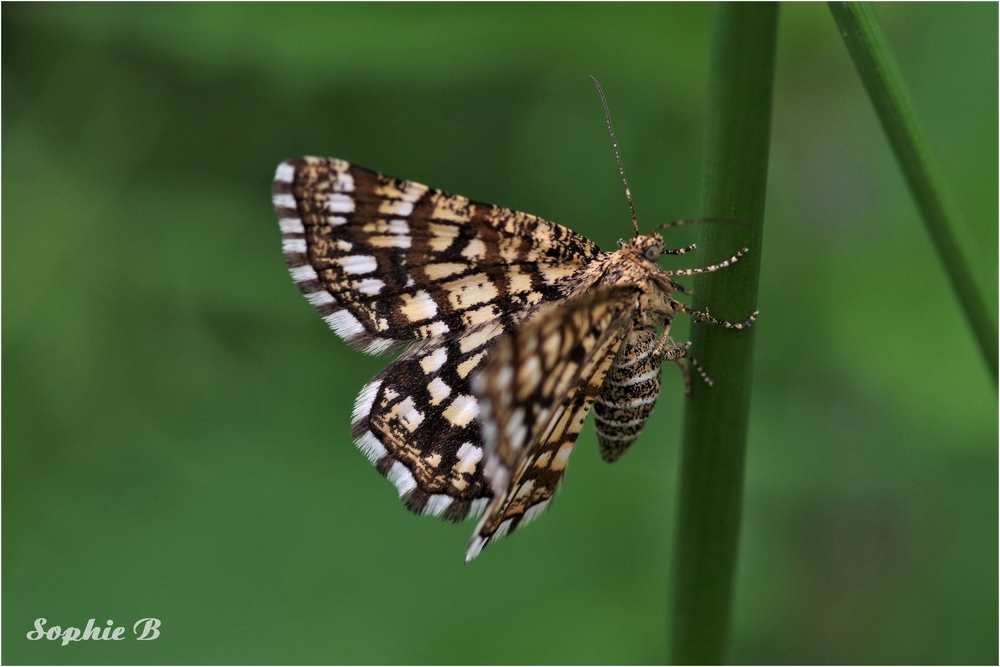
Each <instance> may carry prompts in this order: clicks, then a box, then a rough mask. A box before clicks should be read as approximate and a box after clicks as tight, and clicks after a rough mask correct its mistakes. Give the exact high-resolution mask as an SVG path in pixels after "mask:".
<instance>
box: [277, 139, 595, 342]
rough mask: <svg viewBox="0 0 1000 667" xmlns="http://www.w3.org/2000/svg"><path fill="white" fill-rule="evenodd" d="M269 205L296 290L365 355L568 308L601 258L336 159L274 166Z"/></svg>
mask: <svg viewBox="0 0 1000 667" xmlns="http://www.w3.org/2000/svg"><path fill="white" fill-rule="evenodd" d="M273 199H274V206H275V210H276V211H277V214H278V218H279V222H280V225H281V232H282V240H283V247H284V253H285V259H286V261H287V263H288V266H289V270H290V271H291V274H292V278H293V279H294V280H295V282H296V283H297V284H298V286H299V288H300V289H301V291H302V293H303V294H304V295H305V296H306V298H307V299H309V301H310V302H311V303H312V304H313V306H315V307H316V309H317V310H318V311H319V313H320V315H322V316H323V319H324V320H326V322H327V323H328V324H329V325H330V326H331V327H332V328H333V330H334V331H335V332H336V333H337V334H338V335H340V336H341V337H342V338H343V339H344V340H345V341H346V342H347V343H348V344H350V345H351V346H353V347H356V348H358V349H361V350H364V351H365V352H369V353H372V354H379V353H383V352H387V351H391V350H394V349H398V348H400V347H402V346H405V345H406V344H407V343H411V342H414V341H419V340H425V339H432V338H437V337H440V336H444V335H446V334H449V333H452V332H459V331H463V330H465V329H467V328H469V327H475V326H477V325H480V324H483V323H487V322H493V321H499V322H500V323H501V324H503V325H505V326H509V324H510V319H511V314H513V313H517V312H519V311H522V310H524V309H526V308H530V307H532V306H534V305H537V304H540V303H544V302H547V301H552V300H555V299H561V298H564V296H565V294H564V292H563V285H564V284H565V283H566V282H567V280H568V279H569V278H570V277H571V276H572V275H573V274H575V273H576V272H577V271H579V270H580V269H581V268H583V267H584V266H585V265H586V264H588V263H589V262H591V261H592V260H593V259H594V258H596V257H597V256H599V255H600V254H601V251H600V249H599V248H598V247H597V245H596V244H594V243H593V242H591V241H590V240H588V239H586V238H585V237H583V236H581V235H579V234H577V233H575V232H573V231H571V230H569V229H567V228H565V227H562V226H560V225H557V224H555V223H551V222H547V221H545V220H542V219H540V218H537V217H535V216H533V215H528V214H526V213H518V212H516V211H511V210H510V209H506V208H500V207H498V206H492V205H490V204H482V203H479V202H475V201H471V200H469V199H467V198H465V197H461V196H457V195H451V194H448V193H446V192H443V191H441V190H435V189H432V188H429V187H427V186H425V185H421V184H419V183H413V182H411V181H403V180H399V179H396V178H392V177H390V176H385V175H383V174H380V173H378V172H375V171H371V170H368V169H364V168H362V167H358V166H355V165H352V164H350V163H348V162H345V161H343V160H337V159H334V158H317V157H304V158H299V159H295V160H288V161H286V162H283V163H282V164H281V165H279V166H278V169H277V171H276V173H275V179H274V186H273Z"/></svg>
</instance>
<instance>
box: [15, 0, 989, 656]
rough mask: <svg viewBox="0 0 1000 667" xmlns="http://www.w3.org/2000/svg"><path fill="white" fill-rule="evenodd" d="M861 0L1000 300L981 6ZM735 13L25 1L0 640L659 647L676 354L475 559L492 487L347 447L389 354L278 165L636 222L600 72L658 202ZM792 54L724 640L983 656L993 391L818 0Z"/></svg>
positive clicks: (288, 646) (597, 226)
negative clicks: (151, 623) (287, 258)
mask: <svg viewBox="0 0 1000 667" xmlns="http://www.w3.org/2000/svg"><path fill="white" fill-rule="evenodd" d="M876 10H877V13H878V15H879V17H880V19H881V20H882V22H883V24H884V27H885V29H886V31H887V34H888V38H889V41H890V44H891V46H892V48H893V50H894V52H895V53H896V56H897V58H898V61H899V64H900V67H901V70H902V73H903V76H904V78H905V80H906V82H907V84H908V86H909V87H910V90H911V93H912V96H913V98H914V100H915V104H916V108H917V110H918V112H919V113H920V116H921V120H922V122H923V124H924V126H925V129H926V131H927V133H928V135H929V137H930V140H931V143H932V145H933V146H934V148H935V150H936V151H937V154H938V156H939V157H940V159H941V161H942V163H943V166H944V169H945V172H946V176H947V178H948V180H949V181H950V183H951V185H952V186H953V188H954V190H955V193H956V196H957V199H958V201H959V203H960V207H961V209H962V211H963V213H964V214H965V216H966V223H967V230H968V239H967V241H968V242H969V245H970V247H972V248H973V249H974V250H975V251H976V252H977V253H978V255H976V259H975V261H976V262H977V263H976V266H975V270H976V273H977V275H978V277H979V278H980V279H981V282H982V284H983V285H984V286H985V289H986V290H987V296H988V298H989V301H990V302H991V303H996V301H997V287H996V286H997V254H998V244H997V219H998V210H997V208H998V204H997V201H998V192H997V182H998V168H997V164H998V155H997V145H998V133H997V117H998V104H997V99H998V90H997V87H998V86H997V81H998V67H997V52H998V40H997V24H998V10H997V5H996V4H995V3H989V4H974V5H973V4H947V5H944V4H919V5H918V4H892V5H879V6H877V7H876ZM712 14H713V8H712V6H711V5H708V4H699V5H684V4H642V5H630V4H615V5H606V4H587V5H572V4H551V5H521V4H504V5H490V4H477V5H461V4H448V5H437V4H407V5H396V4H378V5H368V4H366V5H351V4H332V5H320V4H304V5H299V4H290V5H289V4H282V5H275V4H252V5H248V4H183V5H157V4H143V5H129V4H124V5H123V4H111V5H100V6H98V5H88V4H73V5H70V4H53V5H32V4H14V5H12V4H4V6H3V17H2V18H3V21H2V30H3V32H2V38H3V39H2V50H3V51H2V53H3V76H2V82H3V90H2V92H3V105H2V111H3V154H2V158H3V182H2V184H3V194H4V198H3V203H2V206H3V208H2V213H3V249H2V253H3V254H2V259H3V265H2V277H3V287H4V289H3V297H4V299H3V366H2V368H3V386H4V388H5V389H6V392H5V393H4V400H3V528H4V531H3V637H2V638H3V655H2V659H3V661H4V662H5V663H8V664H11V663H175V662H176V663H326V662H333V663H363V664H364V663H445V664H450V663H487V664H492V663H657V662H662V661H664V660H665V659H666V656H667V652H668V639H667V636H666V635H667V633H666V628H667V627H668V614H669V608H668V604H667V600H668V599H669V592H670V591H669V577H668V574H669V571H670V570H669V568H670V559H671V543H672V538H673V532H674V527H675V526H674V521H675V511H676V504H677V500H676V498H677V468H678V460H679V448H678V444H679V442H678V441H679V433H680V422H679V416H680V415H681V413H682V410H681V401H682V400H683V397H682V393H681V392H682V386H681V381H680V377H679V374H678V373H675V372H672V371H671V370H670V369H669V368H668V369H667V371H666V372H665V382H664V389H663V394H662V396H661V399H660V404H659V405H660V406H659V408H658V409H657V411H656V413H655V414H654V416H653V418H652V420H651V422H650V424H649V425H648V426H647V431H646V434H645V435H644V436H643V438H642V439H641V440H640V442H639V443H638V444H637V445H636V446H635V447H634V448H633V450H632V451H631V452H630V453H629V454H628V456H626V457H625V458H624V459H623V460H622V461H621V462H620V463H617V464H615V465H613V466H608V465H607V464H605V463H603V462H602V461H601V460H600V459H599V457H598V456H597V451H596V449H597V448H596V443H595V438H594V435H593V431H592V429H591V427H590V426H587V427H586V429H585V431H584V433H583V435H582V436H581V438H580V446H579V447H578V453H577V454H576V455H575V456H574V457H573V465H572V466H571V473H570V474H569V475H568V478H567V482H566V484H565V486H564V488H563V490H562V491H561V493H560V494H559V496H558V499H557V501H556V503H555V504H554V505H553V508H552V510H551V511H550V512H549V513H548V514H547V516H545V517H544V518H543V519H542V520H540V521H539V522H538V523H536V524H535V525H534V526H532V527H531V528H528V529H525V530H524V531H521V532H518V533H517V534H516V535H514V536H512V537H511V538H510V539H507V540H504V541H502V542H501V543H499V544H497V545H496V546H493V547H490V548H489V549H488V550H486V551H485V552H484V553H483V555H482V556H481V557H480V558H479V559H478V560H476V561H475V562H474V563H472V564H471V565H469V566H465V565H463V562H462V561H463V553H464V548H465V544H466V541H467V540H468V538H469V535H470V533H471V530H472V525H471V524H464V525H460V526H454V525H451V524H445V523H442V522H440V521H437V520H434V519H429V518H417V517H414V516H412V515H410V514H409V513H408V512H406V510H405V509H404V508H403V506H402V505H401V503H399V501H398V500H396V498H395V494H394V491H393V489H392V487H391V486H390V484H389V483H388V482H386V481H385V480H384V479H383V478H381V477H380V476H379V475H378V474H377V473H376V472H375V471H374V469H372V467H371V466H370V465H369V464H368V462H367V461H366V460H365V458H364V457H363V456H362V455H361V454H360V453H358V452H357V451H356V449H355V448H354V446H353V445H352V444H351V441H350V437H349V422H350V412H351V407H352V405H353V401H354V397H355V394H356V393H357V391H358V390H359V389H360V387H361V386H362V385H363V384H364V383H365V381H366V380H367V379H368V378H370V377H371V376H372V375H374V374H375V373H376V372H377V371H379V370H380V369H381V368H382V367H383V366H384V365H385V364H386V363H387V362H386V360H384V359H377V358H372V357H366V356H365V355H362V354H360V353H358V352H354V351H352V350H350V349H348V348H347V347H346V346H345V345H344V344H343V343H342V342H341V341H340V340H339V339H338V338H337V337H336V336H335V335H334V334H333V333H332V332H330V331H329V330H328V329H327V328H326V326H325V324H324V323H323V322H322V321H321V320H320V319H319V318H318V317H317V316H316V315H315V314H314V312H313V310H312V308H311V307H310V306H309V305H308V304H307V303H306V301H305V300H304V299H303V298H302V297H301V296H299V294H298V292H297V290H296V288H295V286H294V285H293V283H292V281H291V279H290V278H289V276H288V275H287V271H286V269H285V267H284V263H283V259H282V255H281V248H280V241H279V232H278V225H277V223H276V220H275V217H274V214H273V211H272V208H271V202H270V184H271V178H272V175H273V173H274V168H275V166H276V165H277V164H278V162H279V161H281V160H282V159H284V158H287V157H292V156H298V155H303V154H315V155H332V156H337V157H341V158H345V159H348V160H351V161H354V162H356V163H358V164H361V165H365V166H368V167H371V168H374V169H378V170H381V171H384V172H386V173H389V174H393V175H397V176H401V177H405V178H409V179H413V180H417V181H420V182H423V183H427V184H430V185H433V186H436V187H441V188H444V189H447V190H450V191H452V192H458V193H462V194H465V195H467V196H470V197H473V198H475V199H479V200H482V201H487V202H493V203H497V204H501V205H505V206H510V207H512V208H516V209H520V210H524V211H529V212H532V213H535V214H538V215H541V216H543V217H545V218H548V219H551V220H555V221H557V222H560V223H562V224H565V225H568V226H570V227H571V228H573V229H575V230H577V231H579V232H581V233H583V234H586V235H587V236H589V237H591V238H593V239H594V240H596V241H597V242H599V243H600V244H601V245H602V246H603V247H605V248H612V247H613V244H614V241H615V240H616V239H617V238H619V237H620V236H627V235H628V234H629V233H630V223H629V219H628V208H627V206H626V203H625V199H624V197H623V194H622V188H621V183H620V181H619V178H618V174H617V170H616V168H615V164H614V157H613V153H612V149H611V144H610V141H609V139H608V136H607V132H606V129H605V125H604V118H603V114H602V112H601V108H600V103H599V101H598V98H597V95H596V93H595V91H594V89H593V86H592V85H591V83H590V82H589V81H588V80H587V75H588V74H593V75H595V76H596V77H597V78H598V79H599V80H600V81H601V82H602V84H603V85H604V89H605V92H606V93H607V95H608V97H609V103H610V105H611V110H612V112H613V114H614V118H615V123H616V130H617V132H618V138H619V141H620V144H621V147H622V152H623V159H624V162H625V167H626V169H627V172H628V176H629V179H630V183H631V186H632V191H633V192H634V194H635V199H636V206H637V209H638V214H639V219H640V223H641V225H642V227H643V228H644V229H649V228H650V227H651V226H652V225H653V224H655V223H658V222H662V221H665V220H670V219H676V218H682V217H692V216H697V215H699V213H700V211H699V183H700V165H701V152H700V151H701V144H702V131H703V114H704V103H705V87H706V78H707V73H708V60H709V54H710V36H711V27H712ZM777 63H778V64H777V81H776V86H775V96H776V97H775V105H774V119H773V144H772V150H771V168H770V179H769V195H768V204H767V222H766V225H765V230H766V231H765V238H764V250H763V253H764V254H763V257H762V262H763V269H762V279H761V292H760V302H759V307H760V311H761V316H760V319H759V321H758V324H757V327H758V329H757V354H756V378H755V391H754V403H753V415H752V420H751V428H750V443H749V452H748V469H747V484H746V502H745V512H744V523H743V531H742V542H741V558H740V564H739V570H738V580H737V589H736V599H735V607H734V635H733V639H732V651H731V656H732V659H733V660H734V661H736V662H744V663H800V662H806V663H809V662H821V663H852V662H861V663H995V662H996V661H997V659H998V644H997V625H998V617H997V599H998V576H997V558H998V528H997V526H998V511H997V497H998V476H997V467H998V455H997V438H998V433H997V395H996V393H995V390H994V389H993V388H992V383H991V381H990V380H989V378H988V374H987V372H986V371H985V367H984V364H983V363H982V361H981V359H980V356H979V354H978V353H977V351H976V349H975V347H974V345H973V342H972V337H971V335H970V333H969V331H968V330H967V327H966V324H965V322H964V320H963V318H962V316H961V314H960V313H959V311H958V308H957V306H956V303H955V299H954V298H953V296H952V294H951V292H950V290H949V287H948V285H947V284H946V282H945V278H944V274H943V271H942V269H941V267H940V266H939V264H938V262H937V259H936V256H935V254H934V252H933V249H932V248H931V246H930V243H929V241H928V237H927V234H926V233H925V232H924V230H923V227H922V223H921V221H920V219H919V218H918V216H917V214H916V211H915V209H914V206H913V204H912V203H911V200H910V197H909V195H908V193H907V191H906V189H905V186H904V184H903V182H902V179H901V177H900V175H899V172H898V170H897V168H896V165H895V162H894V159H893V157H892V155H891V153H890V152H889V150H888V148H887V146H886V142H885V140H884V138H883V135H882V132H881V129H880V128H879V126H878V123H877V120H876V118H875V115H874V113H873V111H872V109H871V107H870V104H869V102H868V100H867V97H866V95H865V93H864V90H863V88H862V87H861V84H860V83H859V81H858V78H857V76H856V74H855V72H854V70H853V67H852V64H851V62H850V60H849V58H848V56H847V54H846V52H845V49H844V47H843V44H842V43H841V42H840V41H839V38H838V35H837V32H836V29H835V27H834V24H833V21H832V19H831V17H830V15H829V12H828V10H827V8H826V6H825V5H823V4H808V5H788V6H786V7H784V8H783V9H782V16H781V19H780V31H779V43H778V60H777ZM676 232H677V233H676V235H675V236H674V237H672V238H673V240H674V241H675V242H676V243H677V244H678V245H680V244H682V243H687V242H689V241H690V240H691V238H692V237H691V236H685V234H692V233H693V232H691V230H687V229H681V230H676ZM682 259H684V260H686V261H687V262H688V263H690V262H696V263H707V261H711V260H714V259H719V258H712V257H702V256H698V255H697V254H696V255H695V256H694V257H693V258H692V256H690V255H689V256H687V257H684V258H682ZM681 335H682V336H683V335H684V334H683V332H682V333H681ZM709 372H716V373H718V372H720V371H719V369H709ZM149 616H153V617H157V618H159V619H160V620H161V621H162V623H163V626H162V628H161V630H162V633H163V634H162V636H161V637H160V638H159V639H157V640H156V641H152V642H139V641H134V640H131V639H129V640H128V641H123V642H118V643H112V642H103V643H102V642H87V643H82V642H81V643H76V644H72V645H70V646H67V647H65V648H64V647H62V646H61V645H60V644H59V642H49V641H45V640H42V641H39V642H30V641H28V640H27V639H26V638H25V633H27V632H28V631H29V630H31V629H32V622H33V620H34V619H35V618H38V617H45V618H47V619H49V624H50V625H55V624H58V625H61V626H63V627H66V626H71V625H72V626H78V627H79V626H82V625H84V624H86V621H87V619H88V618H96V619H97V622H98V623H99V624H100V623H104V622H105V621H106V620H108V619H112V620H114V621H115V623H116V624H118V625H127V626H128V627H129V628H131V624H132V623H133V622H134V621H135V620H137V619H139V618H143V617H149ZM130 635H131V631H130V632H129V636H130Z"/></svg>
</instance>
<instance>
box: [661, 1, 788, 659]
mask: <svg viewBox="0 0 1000 667" xmlns="http://www.w3.org/2000/svg"><path fill="white" fill-rule="evenodd" d="M716 12H717V13H716V24H715V33H714V44H713V55H712V66H711V74H710V80H709V94H708V116H707V118H708V125H707V130H706V146H705V162H704V182H703V192H702V200H703V208H704V214H705V215H706V216H726V217H735V218H741V219H743V220H746V221H747V222H748V223H749V230H748V229H747V228H744V227H740V226H736V225H705V226H704V227H703V228H702V230H701V234H700V237H699V242H698V249H699V256H701V257H703V258H705V259H706V260H707V261H708V262H718V261H720V260H722V259H725V258H727V257H729V256H730V255H732V254H733V253H734V252H735V251H736V250H738V249H739V248H741V247H742V246H744V245H745V246H746V247H747V248H749V252H748V253H747V255H746V256H745V257H743V258H742V259H741V260H740V261H739V262H737V263H736V264H735V265H734V266H732V267H728V268H726V269H723V270H721V271H719V272H717V273H711V274H705V275H701V276H698V279H697V280H695V283H694V292H695V302H694V305H695V307H697V308H699V309H700V310H705V309H706V308H707V307H709V306H710V307H711V314H712V315H713V316H715V317H719V318H724V319H728V320H729V321H732V322H741V321H743V320H744V319H746V318H747V316H748V315H750V313H751V311H753V310H754V306H755V304H756V301H757V280H758V275H759V272H760V257H761V239H762V235H763V219H764V194H765V189H766V185H767V158H768V144H769V141H770V132H771V90H772V86H773V80H774V53H775V35H776V31H777V24H778V5H777V4H769V3H724V4H721V5H719V6H718V8H717V10H716ZM765 316H766V314H765ZM691 338H692V346H691V351H692V353H693V354H694V355H695V356H697V358H698V360H699V361H700V362H701V364H702V366H703V367H704V368H705V370H706V371H707V373H708V374H709V375H710V376H712V377H713V379H714V380H715V384H714V386H711V387H709V386H707V385H706V384H705V383H703V382H702V381H701V380H700V379H698V377H697V376H695V377H694V378H693V382H692V385H693V386H692V393H691V397H690V400H688V401H687V408H686V412H685V416H684V444H683V454H682V462H681V483H680V509H679V511H680V514H679V519H678V524H677V531H678V532H677V540H676V546H675V560H674V569H673V593H674V599H673V614H672V639H671V651H672V655H671V660H672V662H674V663H678V664H719V663H721V662H723V660H724V658H725V655H726V653H725V652H726V642H727V637H728V629H729V617H730V611H729V610H730V604H731V598H732V587H733V586H732V584H733V579H734V572H735V568H736V555H737V548H738V544H739V530H740V514H741V506H742V495H743V468H744V459H745V453H746V440H747V426H748V422H749V415H750V388H751V380H752V369H753V339H754V328H752V327H751V328H750V329H747V330H742V331H738V330H731V329H723V328H722V327H719V326H716V325H712V324H707V323H702V324H696V325H694V326H692V336H691Z"/></svg>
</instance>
